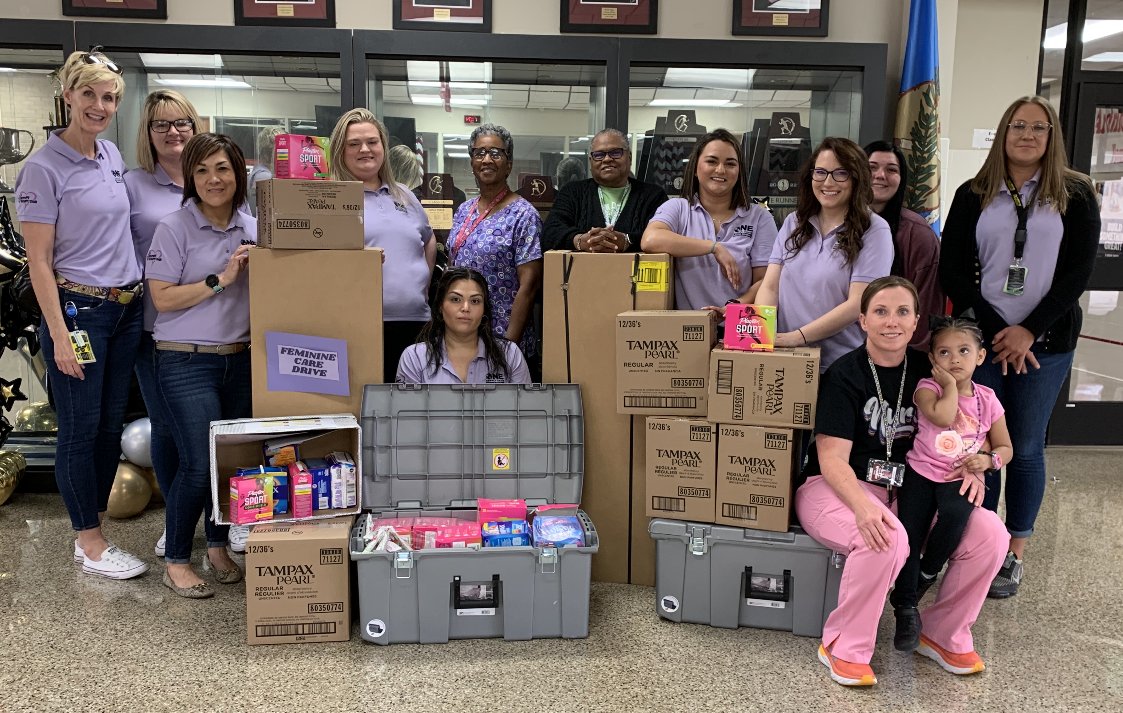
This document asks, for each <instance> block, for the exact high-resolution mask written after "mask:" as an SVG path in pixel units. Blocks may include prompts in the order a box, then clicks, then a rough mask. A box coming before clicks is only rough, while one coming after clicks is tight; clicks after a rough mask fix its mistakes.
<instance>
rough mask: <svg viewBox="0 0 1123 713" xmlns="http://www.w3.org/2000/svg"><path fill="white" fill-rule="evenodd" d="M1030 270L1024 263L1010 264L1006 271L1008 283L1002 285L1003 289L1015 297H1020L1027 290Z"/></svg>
mask: <svg viewBox="0 0 1123 713" xmlns="http://www.w3.org/2000/svg"><path fill="white" fill-rule="evenodd" d="M1027 272H1029V270H1027V269H1026V267H1025V266H1024V265H1018V264H1017V263H1015V264H1013V265H1011V266H1010V269H1009V270H1008V271H1007V272H1006V284H1005V285H1003V286H1002V291H1003V292H1005V293H1006V294H1008V295H1013V296H1014V297H1020V296H1022V295H1024V294H1025V291H1026V273H1027Z"/></svg>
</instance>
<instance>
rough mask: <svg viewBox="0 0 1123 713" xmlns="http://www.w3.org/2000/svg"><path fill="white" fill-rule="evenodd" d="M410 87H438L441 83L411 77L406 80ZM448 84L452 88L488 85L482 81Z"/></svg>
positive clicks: (479, 87)
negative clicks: (418, 80)
mask: <svg viewBox="0 0 1123 713" xmlns="http://www.w3.org/2000/svg"><path fill="white" fill-rule="evenodd" d="M408 84H409V86H411V87H434V88H437V89H440V88H441V87H442V86H444V85H442V84H441V83H440V82H417V81H413V80H412V79H411V80H410V81H409V82H408ZM448 86H449V87H450V88H452V89H488V88H489V85H487V84H485V83H484V82H449V83H448Z"/></svg>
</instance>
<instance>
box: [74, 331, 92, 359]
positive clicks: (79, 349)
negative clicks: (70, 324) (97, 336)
mask: <svg viewBox="0 0 1123 713" xmlns="http://www.w3.org/2000/svg"><path fill="white" fill-rule="evenodd" d="M70 346H71V347H72V348H73V349H74V357H75V358H76V359H77V360H78V363H79V364H93V363H94V362H96V361H97V357H95V356H94V347H93V345H92V344H90V335H89V334H87V333H86V330H84V329H75V330H74V331H73V332H71V333H70Z"/></svg>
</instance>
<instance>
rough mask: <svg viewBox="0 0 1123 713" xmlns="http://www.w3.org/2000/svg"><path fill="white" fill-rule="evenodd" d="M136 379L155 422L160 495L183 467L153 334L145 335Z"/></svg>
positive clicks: (153, 445)
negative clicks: (158, 376)
mask: <svg viewBox="0 0 1123 713" xmlns="http://www.w3.org/2000/svg"><path fill="white" fill-rule="evenodd" d="M136 380H137V382H138V383H139V384H140V394H141V396H143V397H144V407H145V409H146V410H147V411H148V420H149V421H151V422H152V438H151V449H152V469H153V470H155V471H156V482H157V483H159V484H160V492H162V493H167V492H168V491H169V490H171V488H172V482H173V481H174V480H175V472H176V469H178V468H179V453H178V452H177V451H176V449H175V439H174V438H172V429H171V424H170V423H169V421H168V407H167V406H166V405H165V404H164V395H163V394H161V393H160V385H159V383H157V381H156V344H155V342H153V341H152V332H141V335H140V346H139V347H138V349H137V355H136Z"/></svg>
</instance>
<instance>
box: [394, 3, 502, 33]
mask: <svg viewBox="0 0 1123 713" xmlns="http://www.w3.org/2000/svg"><path fill="white" fill-rule="evenodd" d="M394 29H395V30H443V31H449V30H455V31H459V32H491V0H394Z"/></svg>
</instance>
